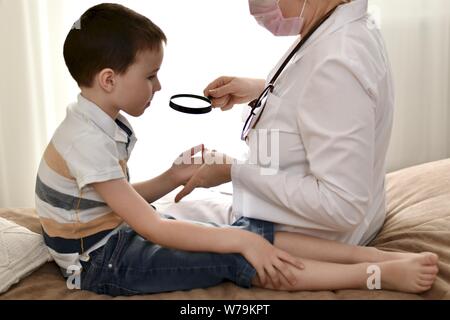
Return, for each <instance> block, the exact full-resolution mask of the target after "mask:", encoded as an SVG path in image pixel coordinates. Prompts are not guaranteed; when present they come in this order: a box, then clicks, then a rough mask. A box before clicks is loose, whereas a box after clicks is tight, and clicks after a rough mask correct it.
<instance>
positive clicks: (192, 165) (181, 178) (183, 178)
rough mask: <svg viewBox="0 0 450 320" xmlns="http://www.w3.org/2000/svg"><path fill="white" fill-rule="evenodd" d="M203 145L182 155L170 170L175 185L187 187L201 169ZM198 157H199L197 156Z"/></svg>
mask: <svg viewBox="0 0 450 320" xmlns="http://www.w3.org/2000/svg"><path fill="white" fill-rule="evenodd" d="M204 151H205V147H204V145H203V144H201V145H198V146H195V147H193V148H190V149H188V150H186V151H184V152H183V153H181V154H180V155H179V156H178V158H176V159H175V161H174V162H173V164H172V167H171V168H170V169H169V170H168V172H169V174H170V177H171V179H172V181H173V182H174V184H175V185H176V186H177V187H178V186H181V185H185V184H186V183H187V182H188V181H189V180H190V179H191V178H192V176H193V175H194V174H195V173H196V172H197V171H198V169H200V167H201V166H202V164H203V163H204V161H203V152H204ZM196 155H197V156H196Z"/></svg>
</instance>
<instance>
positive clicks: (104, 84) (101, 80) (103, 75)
mask: <svg viewBox="0 0 450 320" xmlns="http://www.w3.org/2000/svg"><path fill="white" fill-rule="evenodd" d="M97 81H98V84H99V86H100V88H102V89H103V90H105V91H106V92H108V93H111V92H112V91H113V89H114V86H115V85H116V73H115V72H114V70H112V69H109V68H107V69H103V70H102V71H100V72H99V73H98V75H97Z"/></svg>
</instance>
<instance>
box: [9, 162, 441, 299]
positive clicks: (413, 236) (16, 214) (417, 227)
mask: <svg viewBox="0 0 450 320" xmlns="http://www.w3.org/2000/svg"><path fill="white" fill-rule="evenodd" d="M386 190H387V201H388V203H387V211H388V213H387V219H386V222H385V225H384V227H383V229H382V230H381V232H380V233H379V234H378V236H377V237H376V238H375V239H374V240H373V241H372V243H371V244H370V245H371V246H375V247H377V248H380V249H385V250H391V251H409V252H422V251H432V252H435V253H436V254H438V255H439V257H440V262H439V269H440V272H439V275H438V278H437V280H436V282H435V284H434V286H433V288H432V289H431V290H429V291H428V292H425V293H423V294H420V295H416V294H406V293H399V292H391V291H385V290H377V291H363V290H338V291H320V292H278V291H271V290H264V289H259V288H252V289H243V288H239V287H237V286H235V285H234V284H232V283H223V284H221V285H219V286H215V287H211V288H207V289H196V290H191V291H178V292H170V293H162V294H152V295H142V296H132V297H110V296H103V295H97V294H95V293H91V292H87V291H77V290H69V289H67V286H66V282H65V280H64V279H63V278H62V277H61V275H60V271H59V269H58V267H57V266H56V264H55V263H54V262H47V263H44V264H43V265H41V266H40V267H39V268H37V269H36V270H34V271H33V272H32V273H31V274H30V275H28V276H26V277H25V278H23V279H21V280H20V281H19V282H18V283H16V284H15V285H13V286H11V287H10V288H9V290H8V291H6V292H5V293H3V294H1V295H0V299H2V300H3V299H58V300H59V299H70V300H71V299H77V300H78V299H102V300H104V299H119V300H120V299H152V300H155V299H181V300H184V299H192V300H203V299H210V300H219V299H220V300H222V299H224V300H225V299H226V300H237V299H245V300H253V299H263V300H279V299H283V300H292V299H308V300H309V299H334V300H337V299H408V300H411V299H416V300H422V299H433V300H441V299H445V300H450V159H447V160H442V161H437V162H432V163H426V164H422V165H419V166H415V167H411V168H406V169H403V170H399V171H396V172H393V173H390V174H388V175H387V176H386ZM196 201H197V200H196ZM192 203H193V204H192V205H193V207H194V208H196V204H195V203H198V205H197V206H198V208H199V211H202V212H200V215H201V214H205V211H208V210H210V211H211V213H213V212H214V211H215V210H221V209H223V202H220V201H219V202H218V203H214V199H206V200H203V202H201V201H197V202H195V201H192ZM205 203H206V204H205ZM168 207H170V206H168ZM191 208H192V207H191ZM172 209H173V208H171V210H172ZM196 210H197V208H196ZM191 211H192V210H191ZM206 215H207V213H206ZM0 217H2V218H5V219H7V220H8V221H12V222H14V223H17V224H18V225H20V226H23V227H25V228H27V229H29V230H31V231H33V232H36V233H40V224H39V221H38V218H37V216H36V213H35V211H34V209H30V208H20V209H18V208H15V209H0ZM203 219H207V217H203Z"/></svg>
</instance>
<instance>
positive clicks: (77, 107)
mask: <svg viewBox="0 0 450 320" xmlns="http://www.w3.org/2000/svg"><path fill="white" fill-rule="evenodd" d="M71 109H72V111H73V112H75V113H77V114H80V115H82V116H83V117H85V118H86V119H88V120H90V121H92V122H93V123H94V124H95V125H96V126H97V127H99V128H100V129H101V130H103V132H105V133H106V134H107V135H108V136H109V137H111V138H112V139H113V140H115V141H118V142H123V143H127V142H128V135H127V133H126V132H125V131H124V130H122V129H121V128H120V127H119V126H118V125H117V123H116V122H115V121H114V119H112V118H111V117H110V116H109V115H108V114H106V113H105V112H104V111H103V110H102V109H101V108H100V107H99V106H97V105H96V104H95V103H93V102H92V101H90V100H88V99H86V98H85V97H83V96H82V95H81V93H80V94H79V95H78V103H76V104H74V105H72V107H71ZM117 119H118V120H119V121H121V122H122V123H123V124H125V125H126V126H127V127H128V128H129V129H130V131H131V132H132V135H131V137H130V138H131V140H135V139H136V138H135V134H134V131H133V128H132V127H131V125H130V123H129V122H128V120H127V119H126V118H125V117H124V116H123V115H121V114H120V113H119V115H118V116H117Z"/></svg>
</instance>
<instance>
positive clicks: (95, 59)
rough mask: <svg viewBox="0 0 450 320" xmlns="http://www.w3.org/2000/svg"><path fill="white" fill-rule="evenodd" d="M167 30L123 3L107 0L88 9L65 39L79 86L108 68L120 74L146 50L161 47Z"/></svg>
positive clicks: (68, 60)
mask: <svg viewBox="0 0 450 320" xmlns="http://www.w3.org/2000/svg"><path fill="white" fill-rule="evenodd" d="M163 42H164V43H165V42H167V38H166V36H165V34H164V32H163V31H162V30H161V29H160V28H159V27H158V26H156V25H155V24H154V23H153V22H151V21H150V20H149V19H148V18H146V17H144V16H142V15H140V14H139V13H137V12H135V11H133V10H131V9H128V8H126V7H124V6H122V5H119V4H113V3H103V4H99V5H96V6H94V7H92V8H90V9H89V10H87V11H86V12H85V13H84V14H83V15H82V16H81V18H80V20H79V21H77V22H76V23H75V24H74V26H73V27H72V30H70V32H69V34H68V35H67V38H66V41H65V42H64V60H65V62H66V65H67V68H68V69H69V72H70V74H71V75H72V77H73V78H74V79H75V81H76V82H77V83H78V85H79V86H85V87H91V86H92V81H93V79H94V76H95V75H96V74H97V73H98V72H100V71H101V70H102V69H104V68H111V69H113V70H114V71H115V72H117V73H119V74H123V73H125V72H126V70H127V69H128V67H129V66H130V65H132V64H133V62H134V61H135V58H136V54H137V53H138V52H139V51H142V50H146V49H149V50H160V48H161V47H160V46H161V45H162V43H163Z"/></svg>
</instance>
